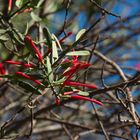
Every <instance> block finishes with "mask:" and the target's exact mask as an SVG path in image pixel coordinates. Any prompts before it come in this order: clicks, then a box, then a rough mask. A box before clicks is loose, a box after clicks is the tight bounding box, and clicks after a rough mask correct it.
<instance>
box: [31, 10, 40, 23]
mask: <svg viewBox="0 0 140 140" xmlns="http://www.w3.org/2000/svg"><path fill="white" fill-rule="evenodd" d="M31 17H32V19H33V20H34V21H36V22H39V21H41V20H42V19H41V18H40V17H39V16H38V15H36V14H35V13H34V12H31Z"/></svg>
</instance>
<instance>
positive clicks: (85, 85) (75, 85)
mask: <svg viewBox="0 0 140 140" xmlns="http://www.w3.org/2000/svg"><path fill="white" fill-rule="evenodd" d="M64 85H65V86H74V87H77V86H82V87H88V88H94V89H96V88H97V86H96V85H91V84H83V83H79V82H72V81H66V82H64Z"/></svg>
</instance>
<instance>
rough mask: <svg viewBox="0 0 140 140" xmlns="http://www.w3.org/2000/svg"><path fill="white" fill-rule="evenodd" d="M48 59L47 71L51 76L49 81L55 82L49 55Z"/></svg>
mask: <svg viewBox="0 0 140 140" xmlns="http://www.w3.org/2000/svg"><path fill="white" fill-rule="evenodd" d="M46 59H47V64H46V66H47V73H48V76H49V81H50V82H53V77H54V76H53V71H52V66H51V63H50V58H49V57H47V58H46Z"/></svg>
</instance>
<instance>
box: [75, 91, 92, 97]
mask: <svg viewBox="0 0 140 140" xmlns="http://www.w3.org/2000/svg"><path fill="white" fill-rule="evenodd" d="M77 94H78V95H81V96H89V93H88V92H86V91H79V92H77Z"/></svg>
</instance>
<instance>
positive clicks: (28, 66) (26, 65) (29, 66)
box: [5, 60, 35, 68]
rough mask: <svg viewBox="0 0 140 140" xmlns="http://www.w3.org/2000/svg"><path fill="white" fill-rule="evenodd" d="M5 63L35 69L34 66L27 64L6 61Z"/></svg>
mask: <svg viewBox="0 0 140 140" xmlns="http://www.w3.org/2000/svg"><path fill="white" fill-rule="evenodd" d="M5 63H8V64H15V65H22V66H24V67H27V68H33V67H35V65H33V64H27V63H24V62H20V61H12V60H7V61H5Z"/></svg>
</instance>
